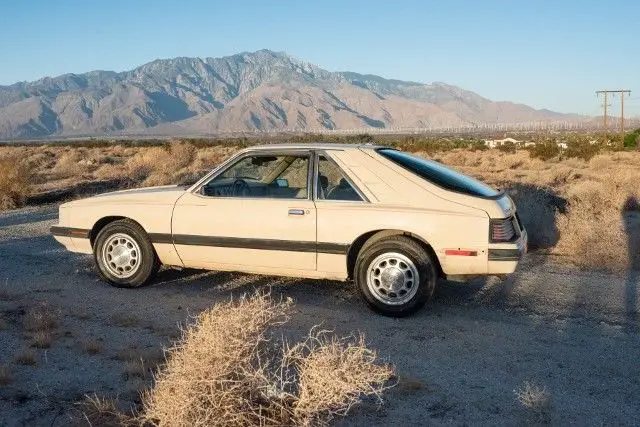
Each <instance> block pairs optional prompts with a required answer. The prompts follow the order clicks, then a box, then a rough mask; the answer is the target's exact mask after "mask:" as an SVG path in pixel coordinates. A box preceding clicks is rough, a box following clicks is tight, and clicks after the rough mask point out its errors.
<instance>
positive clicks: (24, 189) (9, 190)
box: [0, 156, 32, 210]
mask: <svg viewBox="0 0 640 427" xmlns="http://www.w3.org/2000/svg"><path fill="white" fill-rule="evenodd" d="M31 179H32V176H31V172H30V170H29V166H28V165H27V164H26V162H24V161H23V160H21V159H20V158H18V157H16V156H3V157H0V210H5V209H15V208H18V207H20V206H22V205H23V204H24V201H25V199H26V198H27V196H28V195H29V192H30V189H31Z"/></svg>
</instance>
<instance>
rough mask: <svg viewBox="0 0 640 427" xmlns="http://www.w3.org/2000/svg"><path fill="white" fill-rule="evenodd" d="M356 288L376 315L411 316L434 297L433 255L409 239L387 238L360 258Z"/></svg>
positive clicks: (434, 273) (365, 249) (434, 269)
mask: <svg viewBox="0 0 640 427" xmlns="http://www.w3.org/2000/svg"><path fill="white" fill-rule="evenodd" d="M354 273H355V274H354V277H355V278H356V285H357V287H358V289H359V291H360V293H361V295H362V297H363V298H364V300H365V301H366V302H367V304H368V305H369V307H371V308H372V309H373V310H375V311H376V312H378V313H380V314H383V315H386V316H395V317H401V316H407V315H409V314H412V313H414V312H415V311H416V310H418V309H419V308H421V307H422V306H423V305H424V304H425V303H426V302H427V300H428V299H429V298H430V297H431V296H432V295H433V292H434V290H435V286H436V280H437V276H436V268H435V264H434V262H433V260H432V259H431V256H430V255H429V253H428V252H427V251H426V250H425V249H424V248H423V247H422V245H420V244H419V243H418V242H416V241H415V240H413V239H410V238H408V237H406V236H390V237H385V238H382V239H380V240H378V241H377V242H375V243H373V244H371V245H369V246H366V247H365V248H364V249H363V250H362V251H361V253H360V254H359V255H358V259H357V261H356V265H355V272H354Z"/></svg>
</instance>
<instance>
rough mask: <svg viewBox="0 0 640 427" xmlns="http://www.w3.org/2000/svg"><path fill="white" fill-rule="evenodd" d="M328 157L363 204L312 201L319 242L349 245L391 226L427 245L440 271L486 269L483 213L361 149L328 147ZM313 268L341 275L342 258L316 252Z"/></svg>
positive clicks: (486, 227) (486, 225)
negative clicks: (357, 191)
mask: <svg viewBox="0 0 640 427" xmlns="http://www.w3.org/2000/svg"><path fill="white" fill-rule="evenodd" d="M375 155H377V154H375V153H373V156H375ZM331 156H332V158H333V159H334V160H335V161H336V163H338V165H339V166H340V167H341V168H342V169H343V170H344V171H345V172H346V173H347V174H348V175H349V177H350V178H351V179H352V180H353V181H354V183H355V184H356V185H357V186H358V187H359V188H360V190H361V191H362V192H363V193H364V194H365V195H366V196H367V198H368V199H369V202H330V201H317V202H316V207H317V212H318V219H317V220H318V241H319V242H334V243H345V244H351V243H353V242H354V241H355V240H356V239H357V238H358V237H360V236H362V235H364V234H366V233H369V232H372V231H379V230H397V231H402V232H407V233H411V234H413V235H415V236H416V237H418V238H419V239H420V240H422V241H424V242H426V243H428V244H429V245H430V246H431V247H432V248H433V251H434V252H435V254H436V256H437V258H438V261H439V262H440V265H441V267H442V270H443V272H444V273H445V274H448V275H458V274H482V273H486V272H487V262H488V253H487V249H488V230H489V216H488V215H487V212H485V211H484V210H482V209H480V208H477V207H472V206H468V205H466V204H463V203H460V202H459V201H456V200H449V199H447V198H443V197H442V196H441V195H440V194H436V193H434V192H432V191H429V189H428V185H424V184H423V183H422V182H420V180H417V179H415V178H414V177H413V176H412V175H411V174H409V175H407V174H406V173H404V172H405V171H404V170H398V169H397V168H392V167H388V166H387V165H386V164H384V163H382V162H379V161H378V160H376V159H375V157H372V155H370V154H367V153H365V152H363V151H362V150H344V151H335V152H333V151H332V152H331ZM447 249H464V250H470V251H475V252H477V255H476V256H460V255H451V256H447V255H446V254H445V250H447ZM318 269H320V270H325V271H332V272H336V271H341V272H344V273H346V260H345V258H344V257H340V256H339V255H334V254H318Z"/></svg>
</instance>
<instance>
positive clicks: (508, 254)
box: [488, 230, 528, 274]
mask: <svg viewBox="0 0 640 427" xmlns="http://www.w3.org/2000/svg"><path fill="white" fill-rule="evenodd" d="M492 246H493V247H491V248H489V250H488V273H489V274H509V273H513V272H514V271H515V270H516V267H517V266H518V262H519V261H520V259H522V257H523V256H524V254H526V253H527V250H528V236H527V232H526V231H525V230H522V231H521V235H520V238H519V239H518V240H517V241H515V242H513V243H508V244H505V243H502V244H500V245H492Z"/></svg>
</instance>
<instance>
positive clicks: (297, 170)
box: [200, 154, 309, 199]
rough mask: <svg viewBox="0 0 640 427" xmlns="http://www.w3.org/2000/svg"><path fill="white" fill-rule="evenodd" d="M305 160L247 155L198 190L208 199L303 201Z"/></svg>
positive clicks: (304, 197) (306, 158)
mask: <svg viewBox="0 0 640 427" xmlns="http://www.w3.org/2000/svg"><path fill="white" fill-rule="evenodd" d="M308 174H309V157H308V156H304V155H289V156H284V155H282V156H275V155H265V154H257V155H252V156H247V157H244V158H242V159H241V160H239V161H238V162H236V163H234V164H233V165H231V166H230V167H229V168H228V169H226V170H225V171H224V172H222V173H221V174H219V175H218V176H216V177H215V178H213V179H211V180H210V181H209V182H207V183H206V184H205V185H204V186H203V187H202V189H201V190H200V192H201V194H202V195H203V196H209V197H251V198H256V197H257V198H272V199H306V198H307V197H308V194H309V191H308V185H307V177H308Z"/></svg>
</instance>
